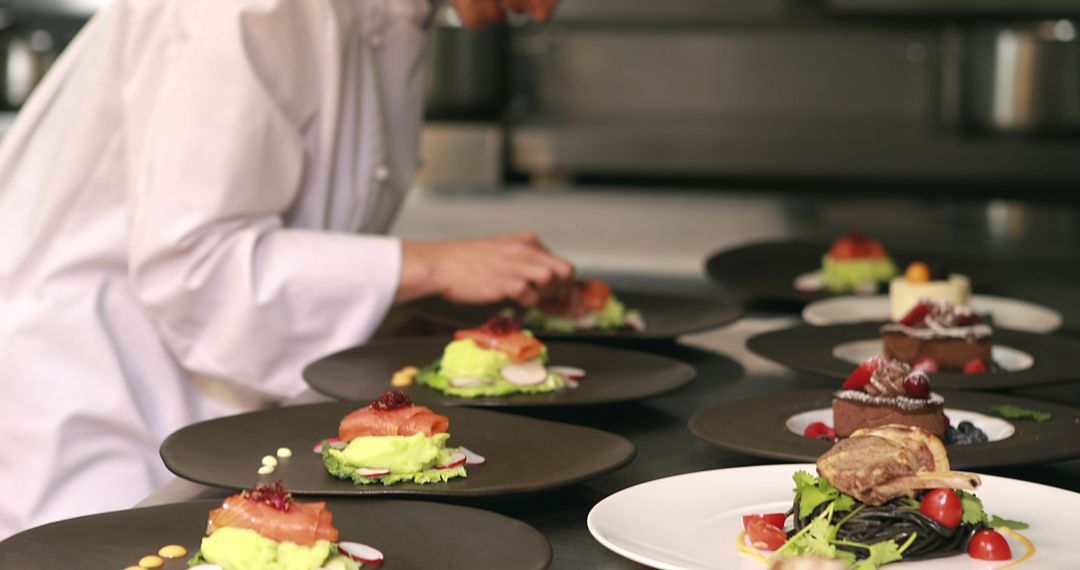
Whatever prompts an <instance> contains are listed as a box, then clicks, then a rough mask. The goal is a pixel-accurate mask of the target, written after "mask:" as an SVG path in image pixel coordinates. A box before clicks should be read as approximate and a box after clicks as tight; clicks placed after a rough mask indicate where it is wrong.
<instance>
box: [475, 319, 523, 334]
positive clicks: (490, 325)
mask: <svg viewBox="0 0 1080 570" xmlns="http://www.w3.org/2000/svg"><path fill="white" fill-rule="evenodd" d="M480 328H481V329H484V330H486V331H488V332H490V333H491V334H496V335H505V334H512V333H516V332H518V331H520V330H521V321H518V320H516V319H512V318H510V317H504V316H502V315H496V316H494V317H491V318H490V319H488V322H486V323H484V324H483V325H481V326H480Z"/></svg>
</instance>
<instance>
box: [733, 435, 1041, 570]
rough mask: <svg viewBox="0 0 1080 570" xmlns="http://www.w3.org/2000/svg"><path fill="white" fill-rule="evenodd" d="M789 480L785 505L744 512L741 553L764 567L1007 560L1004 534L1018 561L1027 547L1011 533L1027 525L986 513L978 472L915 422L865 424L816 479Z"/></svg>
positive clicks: (823, 462) (825, 458)
mask: <svg viewBox="0 0 1080 570" xmlns="http://www.w3.org/2000/svg"><path fill="white" fill-rule="evenodd" d="M794 482H795V490H794V492H795V497H794V500H793V501H792V506H791V508H790V509H789V510H788V512H786V513H764V514H751V515H747V516H744V517H743V527H744V530H743V532H742V533H740V534H739V536H738V538H737V540H736V546H737V549H738V551H739V552H740V554H743V555H746V556H750V557H752V558H755V559H757V560H759V561H760V562H762V563H764V564H766V565H768V564H771V563H773V562H775V561H779V560H783V559H786V558H794V557H802V556H814V557H819V558H824V559H830V560H837V561H839V562H841V563H844V564H846V565H848V566H853V567H854V568H856V569H857V570H874V569H876V568H878V567H880V566H883V565H885V564H889V563H892V562H899V561H912V560H920V559H926V558H935V557H942V556H954V555H963V554H965V553H966V554H967V555H968V556H970V557H971V558H975V559H979V560H995V561H996V560H1012V559H1014V555H1013V552H1012V548H1011V547H1010V545H1009V542H1008V540H1006V538H1005V536H1006V535H1008V536H1011V537H1012V538H1013V539H1014V540H1016V541H1017V542H1019V543H1020V544H1022V545H1024V547H1025V550H1026V552H1024V553H1022V554H1021V555H1020V556H1019V557H1016V562H1017V563H1018V562H1021V561H1023V560H1025V559H1027V558H1029V557H1030V556H1031V555H1033V553H1034V546H1033V545H1031V543H1030V542H1029V541H1028V540H1027V539H1026V538H1024V537H1023V536H1021V535H1020V534H1018V533H1017V532H1016V530H1019V529H1024V528H1027V525H1026V524H1024V523H1022V522H1018V521H1010V520H1006V519H1002V518H1000V517H997V516H993V517H991V516H990V515H989V514H988V513H987V512H986V510H985V509H984V507H983V504H982V502H981V501H980V500H979V498H978V497H977V496H976V495H975V494H973V493H972V492H971V491H974V490H975V489H977V488H978V487H979V485H980V484H981V480H980V478H979V476H978V475H976V474H974V473H964V472H957V471H951V470H950V468H949V460H948V456H947V454H946V451H945V446H944V445H943V444H942V442H941V440H939V439H938V438H937V437H935V436H934V435H933V434H931V433H929V432H927V431H925V430H923V429H921V428H917V427H908V426H899V425H889V426H882V427H880V428H874V429H869V430H864V431H862V432H861V433H858V434H855V435H853V436H852V437H850V438H848V439H844V440H841V441H840V442H838V443H837V444H835V445H834V446H833V447H832V448H831V449H830V450H829V451H827V452H826V453H825V454H824V455H822V456H821V457H820V458H819V459H818V461H817V476H816V477H815V476H814V475H812V474H810V473H807V472H805V471H799V472H796V473H795V474H794ZM789 519H790V521H791V522H790V524H788V520H789ZM766 553H769V554H766Z"/></svg>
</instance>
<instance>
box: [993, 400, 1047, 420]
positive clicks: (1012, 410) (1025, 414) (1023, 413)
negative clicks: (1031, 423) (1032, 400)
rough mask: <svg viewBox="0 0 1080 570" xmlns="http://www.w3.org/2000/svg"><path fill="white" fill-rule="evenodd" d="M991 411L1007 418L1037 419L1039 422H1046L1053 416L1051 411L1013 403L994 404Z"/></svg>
mask: <svg viewBox="0 0 1080 570" xmlns="http://www.w3.org/2000/svg"><path fill="white" fill-rule="evenodd" d="M990 411H991V412H992V413H995V414H997V415H999V416H1001V417H1003V418H1005V419H1007V420H1035V421H1037V422H1045V421H1046V420H1049V419H1050V418H1051V417H1052V414H1051V413H1050V412H1040V411H1039V410H1029V409H1027V408H1021V407H1020V406H1013V405H1011V404H1005V405H1002V406H994V407H992V408H990Z"/></svg>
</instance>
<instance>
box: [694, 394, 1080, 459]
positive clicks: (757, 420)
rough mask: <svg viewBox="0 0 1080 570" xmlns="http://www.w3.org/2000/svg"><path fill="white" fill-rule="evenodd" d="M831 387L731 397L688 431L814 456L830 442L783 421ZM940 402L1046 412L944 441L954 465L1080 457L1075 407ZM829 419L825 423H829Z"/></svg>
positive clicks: (712, 439)
mask: <svg viewBox="0 0 1080 570" xmlns="http://www.w3.org/2000/svg"><path fill="white" fill-rule="evenodd" d="M834 392H836V390H831V389H819V390H799V391H795V392H784V393H780V394H770V395H767V396H758V397H755V398H748V399H745V400H734V401H730V402H724V403H723V404H720V405H717V406H713V407H711V408H707V409H704V410H701V411H700V412H698V413H696V414H694V416H693V417H691V418H690V423H689V426H690V431H691V432H693V434H694V435H696V436H698V437H699V438H701V439H703V440H705V441H707V442H709V443H711V444H713V445H715V446H717V447H721V448H724V449H729V450H731V451H735V452H738V453H745V454H747V455H754V456H758V457H767V458H770V459H784V460H792V459H793V460H798V461H811V462H813V461H817V458H818V457H820V456H821V454H822V453H825V451H826V450H828V449H829V447H831V446H832V444H831V443H830V442H827V441H818V440H814V439H809V438H806V437H803V436H801V435H798V434H794V433H792V432H791V430H789V429H788V428H787V426H786V425H785V422H787V420H788V418H790V417H791V416H794V415H796V414H800V413H803V412H808V411H811V410H817V409H822V408H831V407H832V399H833V393H834ZM941 394H942V396H944V397H945V407H946V408H948V409H957V410H963V411H968V412H978V413H980V414H984V415H988V416H993V414H991V413H990V408H991V407H993V406H1000V405H1005V404H1011V405H1014V406H1019V407H1022V408H1027V409H1031V410H1038V411H1044V412H1050V413H1051V414H1052V416H1051V418H1050V419H1049V420H1047V421H1045V422H1035V421H1032V420H1006V421H1009V422H1010V423H1012V425H1013V427H1014V428H1015V429H1016V432H1015V433H1013V435H1012V436H1010V437H1008V438H1006V439H1003V440H1000V441H992V442H988V443H976V444H972V445H950V446H948V450H949V464H950V465H951V466H952V467H953V468H955V469H970V468H973V467H1001V466H1006V465H1026V464H1032V463H1047V462H1051V461H1058V460H1063V459H1071V458H1074V457H1080V438H1077V437H1076V429H1077V428H1076V426H1077V425H1080V410H1077V409H1076V408H1071V407H1068V406H1060V405H1057V404H1050V403H1047V402H1040V401H1035V400H1027V399H1023V398H1017V397H1014V396H1008V395H999V394H986V393H981V392H941ZM829 423H830V424H831V422H829Z"/></svg>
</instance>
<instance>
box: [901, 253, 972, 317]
mask: <svg viewBox="0 0 1080 570" xmlns="http://www.w3.org/2000/svg"><path fill="white" fill-rule="evenodd" d="M935 277H937V276H935V275H933V274H932V272H931V271H930V267H929V266H927V265H926V264H925V263H923V262H921V261H916V262H913V263H911V264H910V265H908V266H907V270H906V271H904V274H903V275H898V276H896V277H894V278H893V279H892V280H891V281H889V311H890V314H891V316H892V320H893V321H900V320H901V319H903V318H904V316H905V315H907V314H908V313H909V312H910V311H911V310H912V309H913V308H915V306H916V305H918V304H919V303H920V302H921V301H922V300H924V299H926V300H929V301H935V302H946V303H950V304H952V305H953V306H956V307H968V306H969V305H970V303H971V279H969V278H968V277H967V276H966V275H961V274H959V273H950V274H948V275H947V276H946V277H945V278H944V279H940V278H935Z"/></svg>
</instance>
